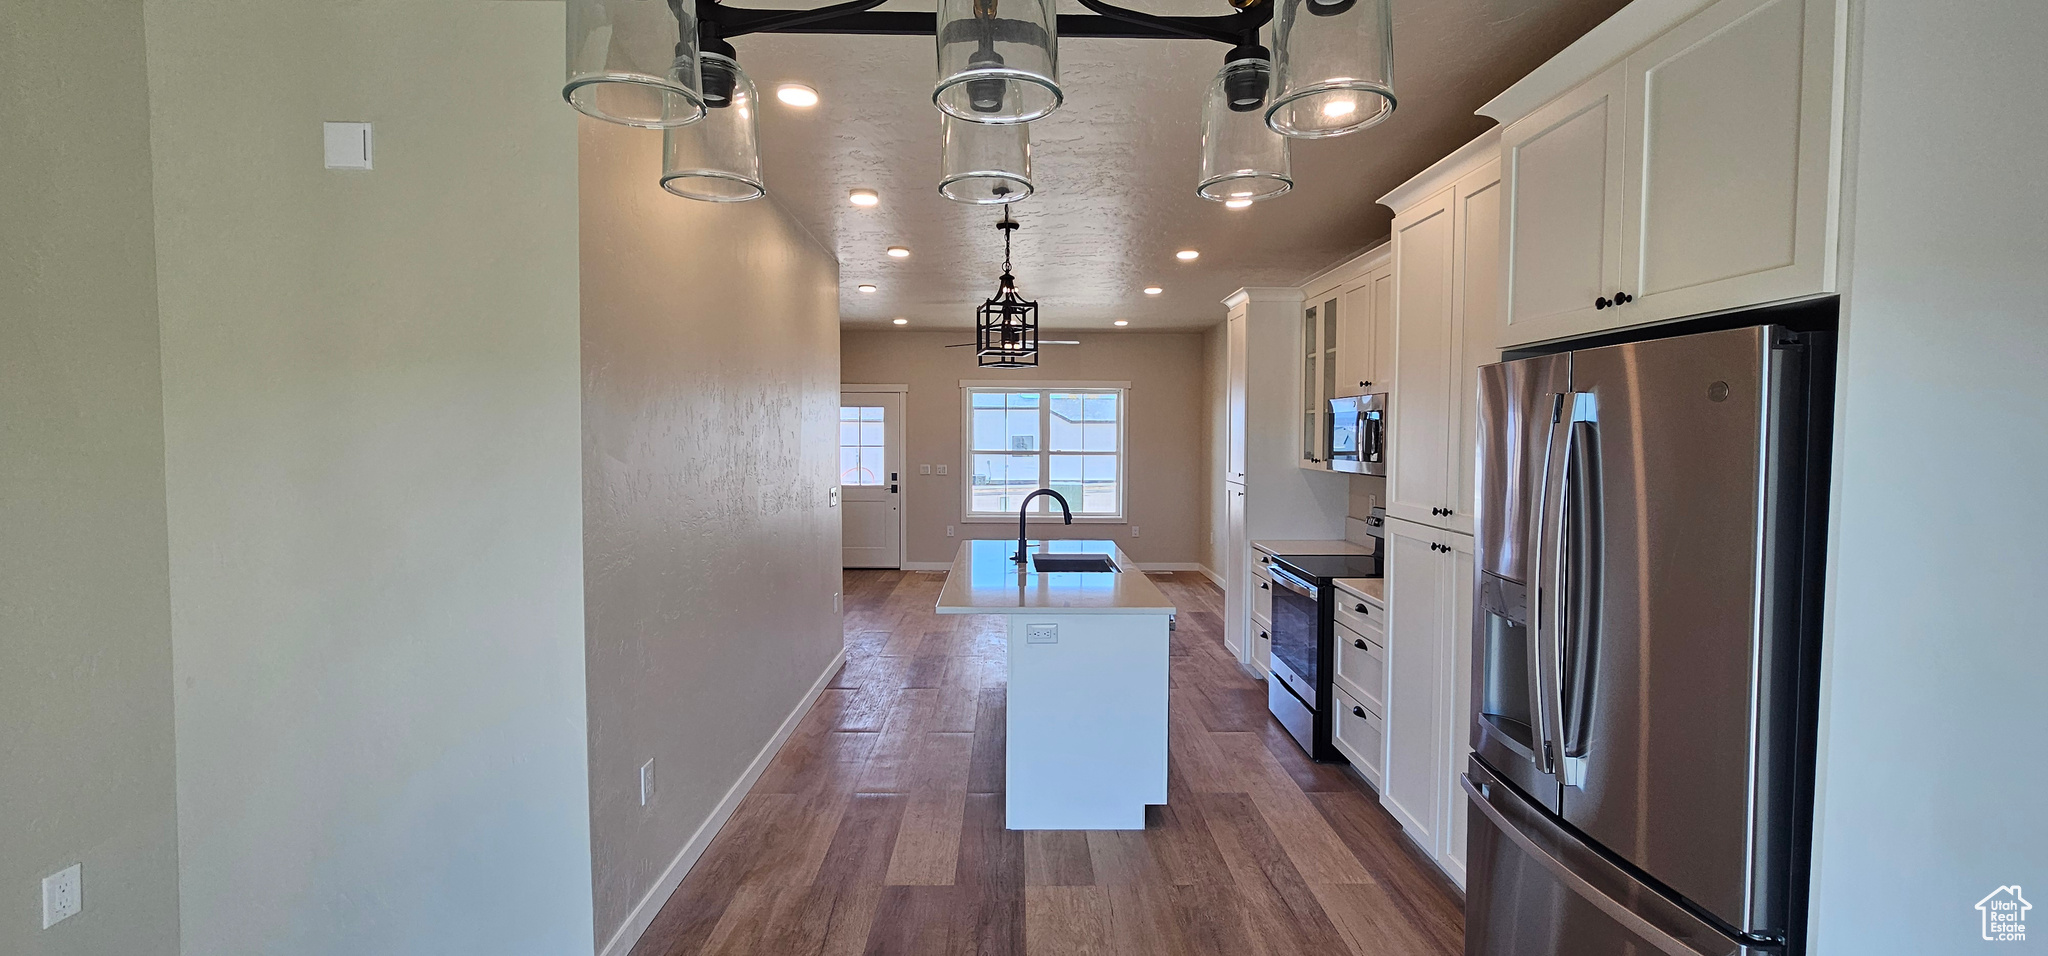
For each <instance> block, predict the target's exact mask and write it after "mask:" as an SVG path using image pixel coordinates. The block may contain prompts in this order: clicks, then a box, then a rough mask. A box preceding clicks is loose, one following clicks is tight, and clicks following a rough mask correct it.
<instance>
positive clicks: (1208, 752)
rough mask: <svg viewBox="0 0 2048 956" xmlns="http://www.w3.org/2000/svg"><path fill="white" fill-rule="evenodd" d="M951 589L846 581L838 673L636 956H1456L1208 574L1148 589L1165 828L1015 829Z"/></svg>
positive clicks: (983, 624) (1429, 885)
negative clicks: (1160, 628)
mask: <svg viewBox="0 0 2048 956" xmlns="http://www.w3.org/2000/svg"><path fill="white" fill-rule="evenodd" d="M943 580H944V575H943V574H936V573H916V572H908V573H906V572H898V571H849V572H847V574H846V603H845V607H846V642H847V663H846V667H845V669H844V670H842V671H841V672H840V674H839V677H838V679H837V680H835V681H834V682H833V683H832V685H831V688H830V689H828V690H826V691H825V692H824V694H823V696H821V697H820V698H819V700H818V703H817V705H816V707H814V708H813V709H812V710H811V712H810V714H808V715H807V716H806V717H805V718H804V720H803V721H802V723H801V724H800V725H799V727H798V728H797V730H796V732H795V734H794V735H793V736H791V738H790V740H789V742H788V743H787V744H785V745H784V746H783V748H782V751H781V752H780V753H779V754H777V755H776V757H775V759H774V761H773V762H772V763H771V764H770V766H769V767H768V769H767V771H766V772H765V773H764V774H763V775H762V777H761V780H760V782H759V783H758V784H756V785H755V787H754V789H753V791H752V792H751V793H749V794H748V796H747V798H746V800H745V801H744V802H743V803H741V805H740V807H739V809H738V811H737V812H736V813H735V814H734V815H733V818H732V820H731V821H730V822H729V823H727V824H726V826H725V828H724V829H723V830H721V831H720V832H719V834H718V836H717V837H716V838H715V839H714V840H713V841H712V843H711V846H710V847H709V848H708V849H707V850H706V851H705V854H704V857H703V859H702V860H700V861H699V862H698V863H697V866H696V868H695V869H694V870H692V871H691V873H690V875H689V877H688V878H686V879H685V880H684V881H683V884H682V886H681V887H680V888H678V889H677V890H676V892H675V894H674V895H673V896H672V897H670V898H669V901H668V903H667V904H666V905H665V906H664V907H663V908H662V910H661V913H660V915H659V916H657V917H656V918H655V921H654V923H653V925H652V926H651V927H650V928H649V929H648V931H647V933H646V934H645V935H644V936H643V937H642V939H641V941H640V944H639V945H638V946H636V947H635V948H634V949H633V956H696V954H717V956H735V954H763V956H766V954H774V956H814V954H816V956H823V954H832V956H927V954H931V956H937V954H948V956H951V954H961V956H1006V954H1033V956H1038V954H1044V956H1054V954H1058V956H1094V954H1119V956H1121V954H1131V956H1192V954H1202V956H1212V954H1213V956H1246V954H1253V956H1292V954H1297V953H1298V954H1314V956H1345V954H1347V953H1349V954H1352V956H1452V954H1456V953H1460V952H1462V951H1463V933H1464V917H1463V913H1462V908H1461V903H1460V900H1459V898H1458V895H1457V892H1456V890H1455V889H1454V888H1453V887H1452V886H1451V884H1450V883H1449V882H1448V881H1446V880H1445V879H1444V878H1443V876H1442V875H1441V874H1439V873H1438V872H1437V871H1436V870H1435V868H1434V867H1433V866H1432V865H1431V864H1430V863H1429V862H1428V861H1427V860H1426V859H1424V858H1423V857H1422V856H1421V854H1420V851H1419V850H1417V849H1415V848H1414V847H1413V845H1412V844H1410V843H1409V842H1408V841H1407V839H1406V838H1405V837H1403V836H1402V835H1401V833H1400V829H1399V826H1398V825H1397V824H1396V823H1395V822H1394V820H1393V819H1392V818H1391V817H1389V816H1388V815H1387V814H1386V813H1385V812H1384V811H1382V810H1381V809H1380V807H1379V803H1378V800H1377V798H1376V797H1375V796H1374V795H1373V794H1372V792H1371V791H1370V790H1369V789H1367V788H1366V787H1365V786H1363V785H1362V784H1360V783H1358V782H1357V781H1356V780H1355V779H1354V778H1352V777H1351V776H1350V774H1348V773H1347V772H1345V771H1343V770H1340V769H1337V768H1334V767H1327V766H1320V765H1317V764H1315V763H1312V762H1311V761H1309V760H1308V758H1307V757H1306V756H1304V755H1303V754H1302V752H1301V751H1300V749H1299V748H1297V747H1296V746H1295V745H1294V742H1293V740H1292V739H1290V738H1289V737H1288V736H1287V735H1286V732H1285V731H1283V730H1281V729H1280V726H1279V725H1278V724H1276V723H1274V721H1273V720H1272V718H1271V717H1270V716H1269V715H1268V714H1267V713H1266V706H1265V685H1264V684H1262V683H1260V682H1259V681H1256V680H1254V679H1252V678H1250V677H1248V676H1246V675H1245V674H1244V673H1243V672H1242V671H1241V670H1240V669H1239V668H1238V666H1237V664H1236V663H1235V662H1234V661H1233V660H1232V659H1231V658H1230V656H1229V655H1228V653H1227V652H1225V651H1224V649H1223V640H1222V624H1221V621H1222V613H1221V612H1222V603H1223V595H1222V593H1221V592H1220V591H1218V590H1217V589H1216V588H1215V587H1214V586H1213V585H1211V584H1210V583H1209V582H1208V580H1207V579H1205V578H1203V577H1202V576H1200V575H1199V574H1193V573H1182V574H1176V575H1173V576H1171V577H1168V576H1154V578H1153V580H1154V581H1155V582H1157V583H1158V584H1159V585H1160V587H1161V588H1162V589H1163V590H1165V591H1166V592H1167V594H1168V595H1169V596H1170V597H1171V598H1172V599H1173V601H1174V603H1175V604H1176V605H1177V606H1178V607H1179V608H1180V615H1179V619H1178V626H1177V628H1176V629H1175V630H1174V632H1173V664H1172V667H1173V690H1172V705H1171V744H1170V748H1171V760H1170V763H1171V768H1170V773H1169V783H1168V803H1167V804H1166V806H1163V807H1154V808H1152V809H1151V810H1150V811H1148V813H1147V817H1146V828H1145V829H1144V830H1143V831H1093V832H1083V831H1028V832H1019V831H1011V830H1005V829H1003V800H1002V790H1003V713H1004V690H1005V688H1004V666H1003V660H1004V622H1003V619H1002V618H1000V617H952V616H948V617H941V616H939V615H936V614H934V613H932V605H933V603H934V602H935V601H936V600H937V598H938V592H939V584H940V582H941V581H943Z"/></svg>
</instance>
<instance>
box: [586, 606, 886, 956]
mask: <svg viewBox="0 0 2048 956" xmlns="http://www.w3.org/2000/svg"><path fill="white" fill-rule="evenodd" d="M845 663H846V648H845V647H844V646H842V647H840V648H839V653H837V654H835V655H833V656H832V663H831V664H829V665H827V666H826V667H825V672H824V673H823V674H819V675H818V680H817V682H816V683H813V684H812V685H811V689H810V691H809V692H807V693H805V694H804V699H803V700H802V701H799V702H798V703H797V705H796V709H794V710H792V711H790V712H789V716H788V717H787V718H785V719H784V720H783V721H782V726H781V727H778V728H776V730H775V736H774V737H771V738H769V740H768V743H767V745H766V746H763V747H762V748H761V752H760V753H758V754H756V755H754V762H753V763H750V764H748V765H747V770H746V772H745V773H742V774H740V778H739V779H738V780H735V781H733V784H732V788H731V789H729V790H727V791H726V792H725V796H724V797H723V798H721V799H720V800H719V801H718V806H716V807H713V808H712V810H711V816H709V817H708V818H706V819H705V820H704V822H703V824H701V825H700V826H698V827H697V832H695V833H692V834H690V839H689V840H687V841H685V842H684V843H683V848H682V850H681V851H680V852H678V853H677V854H676V858H675V859H674V860H671V861H669V864H668V869H666V870H663V871H662V873H661V879H659V880H656V881H655V882H654V887H653V888H652V889H649V890H648V891H647V895H645V896H642V897H641V898H640V902H639V903H638V904H637V905H635V906H634V907H633V912H631V913H628V914H626V922H625V924H624V925H622V926H620V927H619V928H618V931H617V932H614V933H613V934H612V938H611V941H610V942H608V943H606V944H604V949H602V950H599V951H598V954H599V956H626V953H627V952H629V951H631V950H632V948H633V946H634V944H636V943H638V942H640V934H642V933H645V932H647V927H648V926H649V925H650V924H652V923H653V922H654V917H655V915H656V914H658V913H660V912H661V907H662V906H663V904H666V903H667V902H668V898H669V897H670V896H672V895H674V894H675V891H676V887H678V886H681V885H682V882H683V877H685V876H688V875H689V873H690V868H691V867H694V866H696V865H697V860H698V859H699V858H700V857H702V856H703V855H704V849H705V848H706V847H708V846H710V845H711V838H712V837H715V836H717V835H718V830H719V828H720V827H723V826H725V822H726V821H727V820H730V819H732V814H733V811H734V810H738V809H739V806H740V801H741V800H743V799H746V796H747V791H748V790H751V789H753V786H754V781H756V780H759V779H761V774H762V772H763V771H766V770H767V769H768V763H769V761H772V760H774V759H775V754H776V753H777V752H778V751H780V750H781V749H782V745H783V744H784V743H785V742H787V741H788V740H789V735H790V734H792V733H795V732H796V725H797V724H798V723H799V722H801V721H802V720H803V719H804V715H805V714H808V713H810V712H811V705H813V704H815V703H817V702H818V696H819V695H820V694H823V693H824V692H825V687H826V685H828V684H830V683H832V678H833V677H834V676H836V675H837V674H838V673H839V668H840V666H841V665H843V664H845ZM671 772H673V771H671Z"/></svg>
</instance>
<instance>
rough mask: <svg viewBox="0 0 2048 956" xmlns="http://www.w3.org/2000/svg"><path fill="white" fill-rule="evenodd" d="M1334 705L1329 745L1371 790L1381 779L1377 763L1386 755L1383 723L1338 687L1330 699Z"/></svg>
mask: <svg viewBox="0 0 2048 956" xmlns="http://www.w3.org/2000/svg"><path fill="white" fill-rule="evenodd" d="M1331 696H1332V698H1334V700H1335V701H1336V704H1337V714H1336V718H1337V719H1336V723H1335V724H1334V725H1333V726H1332V728H1331V730H1332V733H1331V734H1330V738H1331V740H1330V742H1331V743H1332V744H1334V745H1335V746H1336V748H1337V752H1338V753H1341V754H1343V755H1344V756H1345V757H1346V758H1347V759H1349V760H1350V761H1351V766H1352V768H1353V769H1355V770H1357V771H1358V775H1359V776H1361V777H1364V778H1365V782H1366V783H1369V784H1371V785H1372V786H1374V787H1379V786H1380V781H1381V780H1382V779H1383V778H1382V776H1381V773H1380V761H1381V760H1382V759H1383V758H1384V756H1385V754H1386V721H1385V720H1384V719H1382V718H1381V717H1380V715H1379V714H1376V713H1374V712H1373V711H1372V709H1371V708H1369V707H1366V706H1365V705H1364V703H1363V702H1361V701H1359V700H1358V699H1357V698H1355V697H1353V696H1351V694H1350V693H1348V692H1347V691H1345V690H1344V688H1342V687H1338V688H1336V693H1334V694H1332V695H1331Z"/></svg>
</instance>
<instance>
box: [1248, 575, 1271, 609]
mask: <svg viewBox="0 0 2048 956" xmlns="http://www.w3.org/2000/svg"><path fill="white" fill-rule="evenodd" d="M1252 616H1253V617H1262V618H1265V619H1266V620H1268V621H1270V620H1272V619H1273V581H1272V579H1270V578H1268V577H1266V576H1265V575H1263V574H1258V573H1254V574H1253V575H1252Z"/></svg>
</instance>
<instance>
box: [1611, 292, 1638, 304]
mask: <svg viewBox="0 0 2048 956" xmlns="http://www.w3.org/2000/svg"><path fill="white" fill-rule="evenodd" d="M1635 300H1636V297H1635V296H1632V295H1629V294H1628V293H1626V292H1616V293H1615V294H1614V304H1615V305H1627V304H1629V303H1630V302H1634V301H1635Z"/></svg>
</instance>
